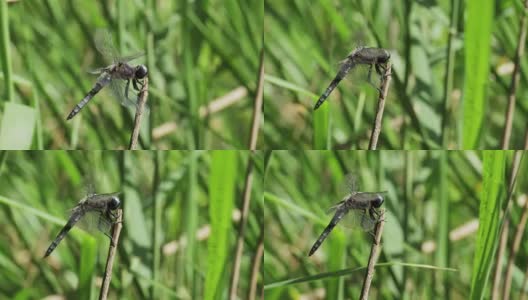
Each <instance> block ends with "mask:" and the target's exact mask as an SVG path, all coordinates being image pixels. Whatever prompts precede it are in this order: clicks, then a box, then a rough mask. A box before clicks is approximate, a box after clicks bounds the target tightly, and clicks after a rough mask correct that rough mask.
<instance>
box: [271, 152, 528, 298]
mask: <svg viewBox="0 0 528 300" xmlns="http://www.w3.org/2000/svg"><path fill="white" fill-rule="evenodd" d="M511 154H512V153H511V152H502V151H483V152H472V151H464V152H463V151H450V152H447V151H332V152H331V151H296V152H287V151H274V152H273V153H272V155H271V157H270V159H269V162H268V164H267V168H266V176H265V180H264V181H265V182H264V189H265V194H264V208H265V215H264V224H265V228H266V239H265V245H266V248H265V265H264V270H263V272H264V278H265V284H264V289H265V298H266V299H271V300H273V299H299V297H300V296H301V295H302V296H304V297H306V298H310V297H315V298H319V297H322V298H328V299H358V298H359V297H358V296H359V293H360V291H361V286H362V282H363V277H364V274H365V267H366V265H367V260H368V257H369V253H370V248H371V243H372V236H370V235H369V234H368V233H365V232H363V231H362V230H360V229H358V228H357V227H352V228H347V227H350V224H349V222H347V221H350V220H349V219H350V216H348V217H349V218H347V217H344V218H343V219H342V220H341V222H340V223H339V224H338V225H337V226H336V228H334V230H333V231H332V232H331V233H330V235H329V236H328V237H327V238H326V240H325V241H324V242H323V244H322V245H321V247H320V248H319V249H318V250H317V251H316V252H315V254H314V255H313V256H311V257H308V252H309V250H310V248H311V247H312V245H313V243H314V242H315V241H316V240H317V238H318V237H319V235H320V234H321V232H322V231H323V229H324V228H325V227H326V226H327V225H328V223H329V221H330V219H331V218H332V214H329V215H328V214H325V211H326V210H327V209H328V208H329V207H331V206H333V205H335V204H336V203H337V202H339V201H340V200H341V199H342V198H343V196H345V195H346V194H344V192H343V189H342V185H343V180H344V179H343V178H344V176H343V174H348V173H355V174H356V175H357V177H358V178H359V186H360V190H361V191H366V192H376V191H387V193H386V197H385V203H384V204H383V206H382V207H383V208H385V209H386V215H385V222H386V223H385V226H384V231H383V238H382V242H381V251H382V253H381V254H380V259H379V261H378V265H377V266H376V271H375V274H374V279H373V283H372V287H371V292H370V298H371V299H377V298H386V299H400V298H416V299H447V298H451V299H470V295H471V297H472V298H471V299H481V297H484V298H489V295H490V290H491V286H492V281H493V276H491V274H493V272H495V264H496V263H497V259H496V258H497V248H498V243H499V240H500V239H499V232H500V227H501V226H502V224H503V222H504V218H503V216H502V215H503V211H504V208H505V207H506V201H505V200H506V198H507V197H506V187H507V186H508V184H507V182H508V181H507V180H509V179H508V178H509V177H510V175H509V174H510V172H511V169H510V168H511V165H512V162H511V160H512V158H511V157H512V155H511ZM527 167H528V165H527V161H526V160H524V161H522V162H521V165H520V170H519V173H518V174H519V176H518V178H517V188H516V189H515V190H514V193H513V198H512V201H511V203H510V205H511V210H510V214H511V222H510V225H509V226H510V232H512V231H513V228H516V227H517V226H521V229H522V228H524V227H522V226H525V225H523V224H522V222H520V216H521V214H522V213H526V212H523V209H522V207H520V206H522V204H519V203H518V202H517V201H518V200H520V199H522V198H523V197H522V196H523V195H525V190H526V188H527V187H528V181H527V180H526V176H522V174H525V173H526V170H527ZM505 174H508V175H507V176H505ZM345 182H346V180H345ZM345 187H346V185H345ZM479 224H480V225H479ZM511 247H512V246H511V243H507V244H506V253H508V252H509V251H510V250H509V249H510V248H511ZM526 253H528V244H526V243H525V242H522V243H521V244H520V249H519V252H518V254H517V255H516V256H515V257H514V260H512V261H513V264H514V265H513V270H514V272H513V284H512V289H511V293H512V294H514V295H515V294H518V293H520V288H521V286H522V283H523V280H524V279H525V278H524V277H523V275H522V273H523V272H525V269H526V266H525V261H526V257H527V256H526ZM502 282H504V280H501V281H500V283H501V286H502ZM316 295H317V296H316Z"/></svg>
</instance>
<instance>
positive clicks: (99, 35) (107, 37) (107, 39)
mask: <svg viewBox="0 0 528 300" xmlns="http://www.w3.org/2000/svg"><path fill="white" fill-rule="evenodd" d="M94 42H95V48H97V51H99V53H101V54H102V55H103V56H104V58H105V59H106V60H108V61H110V62H114V61H116V59H117V57H118V56H119V53H118V52H117V50H116V48H115V46H114V41H113V39H112V34H111V33H110V31H108V30H107V29H103V28H100V29H97V30H96V31H95V34H94Z"/></svg>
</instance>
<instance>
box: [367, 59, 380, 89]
mask: <svg viewBox="0 0 528 300" xmlns="http://www.w3.org/2000/svg"><path fill="white" fill-rule="evenodd" d="M373 66H376V72H377V71H378V64H370V65H369V69H368V75H367V81H368V83H370V84H371V85H372V86H373V87H374V88H375V89H376V90H378V92H380V93H381V89H380V88H379V87H378V86H377V85H376V84H374V82H372V67H373Z"/></svg>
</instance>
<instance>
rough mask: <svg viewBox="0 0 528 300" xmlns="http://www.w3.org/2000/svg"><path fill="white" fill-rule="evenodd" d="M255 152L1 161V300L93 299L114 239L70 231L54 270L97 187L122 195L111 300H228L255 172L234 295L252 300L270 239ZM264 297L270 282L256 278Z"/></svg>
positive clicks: (6, 157)
mask: <svg viewBox="0 0 528 300" xmlns="http://www.w3.org/2000/svg"><path fill="white" fill-rule="evenodd" d="M260 156H261V154H260V153H255V154H250V153H249V152H248V151H209V152H206V151H192V152H189V151H169V152H166V151H159V152H154V151H135V152H115V151H89V152H85V151H45V152H44V151H33V152H32V151H27V152H22V151H20V152H0V159H1V165H0V178H1V179H0V228H1V234H0V278H1V279H2V280H1V283H0V298H1V299H41V298H45V297H46V296H51V295H61V296H63V297H65V298H66V299H94V298H96V297H97V296H98V295H99V288H100V284H101V277H102V275H103V271H104V264H105V261H106V257H107V253H108V246H109V239H108V238H107V237H106V236H105V235H104V234H102V233H98V232H97V230H96V231H95V234H87V233H86V232H85V231H83V230H80V229H75V228H74V229H73V230H72V231H71V232H70V233H69V234H68V235H67V236H66V238H65V239H64V240H63V241H62V242H61V243H60V244H59V246H58V247H57V248H56V249H55V251H54V252H53V253H52V254H51V256H50V257H48V258H47V259H42V256H43V255H44V252H45V251H46V249H47V247H48V246H49V244H50V243H51V242H52V241H53V239H54V238H55V237H56V235H57V234H58V232H59V231H60V229H61V228H62V226H64V224H65V223H66V218H67V214H68V210H69V209H71V208H72V207H74V206H75V205H76V204H77V202H78V201H79V200H80V199H81V198H82V197H83V196H84V195H83V193H85V188H84V186H83V185H84V183H85V181H86V180H87V179H88V180H89V179H90V178H92V179H94V180H93V181H94V185H95V190H96V192H98V193H110V192H116V191H121V192H123V194H121V196H120V198H121V201H122V207H123V210H124V220H123V230H122V232H121V237H120V240H119V245H118V253H117V255H116V259H115V262H114V269H113V277H112V282H111V283H112V284H111V286H110V299H228V290H229V284H230V280H231V277H232V271H233V260H234V254H233V253H234V252H235V251H234V249H235V243H236V239H237V236H238V225H239V222H240V212H241V210H242V192H243V187H244V182H245V176H246V168H247V164H248V161H249V160H252V161H253V164H254V167H253V188H252V190H251V194H250V196H251V200H252V202H251V205H250V210H249V218H248V223H247V227H246V231H245V235H244V238H243V241H244V242H243V245H244V250H243V252H242V260H241V269H240V280H239V284H238V288H237V295H238V297H239V298H240V299H248V294H249V293H250V292H249V289H250V278H251V275H252V268H253V260H254V258H255V255H256V250H255V249H256V248H257V246H258V244H259V240H260V237H261V235H262V234H261V233H262V229H261V228H262V206H261V205H262V202H261V200H260V199H261V196H262V175H261V174H262V158H261V157H260ZM256 276H257V277H256V278H257V280H258V281H257V283H258V290H257V291H259V292H258V293H259V294H260V291H261V288H262V276H261V274H260V273H258V274H256Z"/></svg>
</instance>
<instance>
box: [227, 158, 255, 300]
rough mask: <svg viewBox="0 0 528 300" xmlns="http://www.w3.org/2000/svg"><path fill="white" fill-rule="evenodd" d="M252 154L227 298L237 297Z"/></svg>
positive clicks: (251, 160)
mask: <svg viewBox="0 0 528 300" xmlns="http://www.w3.org/2000/svg"><path fill="white" fill-rule="evenodd" d="M252 155H253V152H252V154H251V155H250V156H249V157H248V165H247V169H246V182H245V184H244V194H243V203H242V216H241V219H240V223H239V224H238V237H237V244H236V250H235V258H234V261H233V273H232V274H233V275H232V276H231V286H230V287H229V299H230V300H235V299H237V287H238V279H239V277H240V264H241V261H242V250H243V249H244V234H245V231H246V223H247V219H248V215H249V205H250V203H251V188H252V186H253V157H251V156H252Z"/></svg>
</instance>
